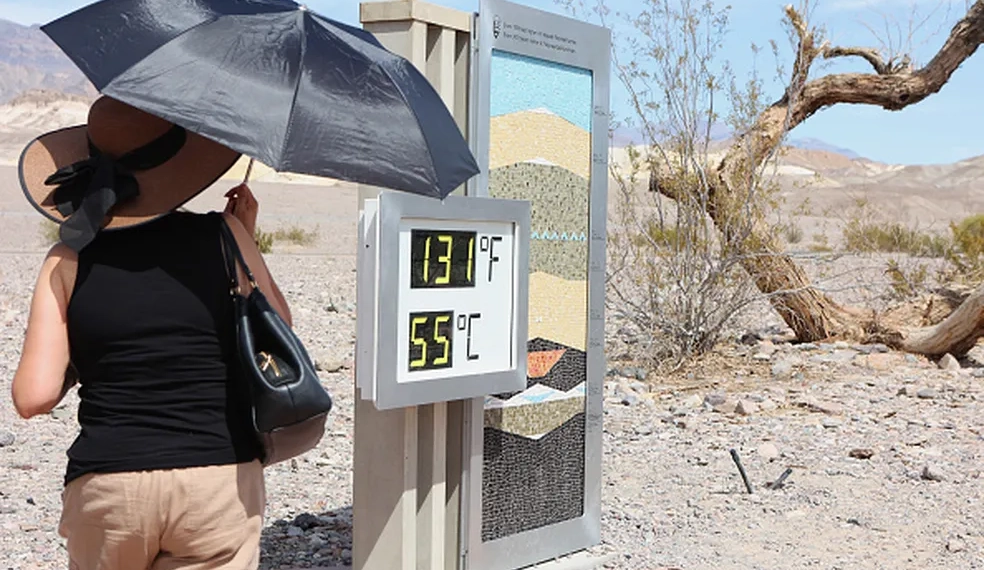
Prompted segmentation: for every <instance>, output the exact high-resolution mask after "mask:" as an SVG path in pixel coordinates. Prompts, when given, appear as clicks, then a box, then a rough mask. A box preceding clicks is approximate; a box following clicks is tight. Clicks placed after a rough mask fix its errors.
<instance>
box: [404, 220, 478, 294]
mask: <svg viewBox="0 0 984 570" xmlns="http://www.w3.org/2000/svg"><path fill="white" fill-rule="evenodd" d="M476 236H477V233H476V232H462V231H442V230H411V232H410V287H411V288H413V289H427V288H438V289H444V288H455V287H474V286H475V241H476V240H475V238H476ZM432 246H433V247H432ZM442 246H443V247H442Z"/></svg>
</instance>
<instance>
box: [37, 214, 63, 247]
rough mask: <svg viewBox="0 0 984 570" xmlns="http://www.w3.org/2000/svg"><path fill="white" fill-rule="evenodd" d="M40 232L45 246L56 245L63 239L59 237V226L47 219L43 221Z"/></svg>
mask: <svg viewBox="0 0 984 570" xmlns="http://www.w3.org/2000/svg"><path fill="white" fill-rule="evenodd" d="M38 232H39V233H40V234H41V240H42V241H43V242H44V244H45V245H48V246H50V245H54V244H56V243H58V241H59V240H61V237H60V236H59V235H58V224H56V223H55V222H52V221H51V220H49V219H47V218H45V219H43V220H41V225H40V227H39V228H38Z"/></svg>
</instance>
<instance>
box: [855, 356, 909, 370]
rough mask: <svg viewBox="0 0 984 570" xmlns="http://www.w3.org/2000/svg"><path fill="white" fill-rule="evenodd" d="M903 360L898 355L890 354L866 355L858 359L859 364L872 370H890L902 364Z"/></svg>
mask: <svg viewBox="0 0 984 570" xmlns="http://www.w3.org/2000/svg"><path fill="white" fill-rule="evenodd" d="M903 362H904V359H903V358H902V356H901V355H899V354H894V353H890V352H885V353H881V352H879V353H874V354H868V355H866V356H864V357H862V358H860V359H859V364H861V365H862V366H865V367H867V368H870V369H872V370H882V371H885V370H892V369H894V368H896V367H898V366H899V365H901V364H903Z"/></svg>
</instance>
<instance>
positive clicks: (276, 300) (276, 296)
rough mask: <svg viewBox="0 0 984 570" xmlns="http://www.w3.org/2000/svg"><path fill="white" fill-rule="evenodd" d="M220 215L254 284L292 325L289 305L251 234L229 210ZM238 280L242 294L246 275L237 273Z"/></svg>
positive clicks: (247, 290) (244, 292) (245, 289)
mask: <svg viewBox="0 0 984 570" xmlns="http://www.w3.org/2000/svg"><path fill="white" fill-rule="evenodd" d="M222 216H223V217H224V218H225V220H226V222H227V223H228V224H229V229H231V230H232V234H233V236H235V238H236V243H237V244H238V245H239V250H240V251H241V252H242V253H243V258H244V259H245V260H246V264H247V265H249V269H250V271H252V272H253V277H255V278H256V284H257V285H259V286H260V291H262V292H263V294H264V295H266V296H267V300H269V301H270V305H272V306H273V308H274V310H276V311H277V313H279V314H280V318H282V319H283V320H284V321H285V322H286V323H287V324H288V325H290V326H291V327H293V326H294V321H293V318H292V316H291V314H290V307H288V305H287V300H286V299H285V298H284V296H283V294H282V293H281V292H280V288H279V287H277V283H276V281H274V279H273V276H272V275H270V270H269V268H268V267H267V265H266V262H265V261H264V260H263V254H261V253H260V249H259V248H258V247H257V246H256V242H255V241H254V240H253V236H252V234H250V233H249V232H248V231H246V228H245V227H243V224H242V222H240V221H239V219H238V218H237V217H236V216H235V215H233V214H231V213H229V212H223V214H222ZM239 282H240V283H243V284H244V285H245V287H244V289H243V294H246V293H248V292H249V284H248V283H246V276H245V275H244V274H243V273H240V275H239Z"/></svg>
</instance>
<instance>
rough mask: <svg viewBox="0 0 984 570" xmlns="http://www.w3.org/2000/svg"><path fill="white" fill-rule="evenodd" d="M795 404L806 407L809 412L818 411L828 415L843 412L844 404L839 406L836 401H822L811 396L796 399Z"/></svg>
mask: <svg viewBox="0 0 984 570" xmlns="http://www.w3.org/2000/svg"><path fill="white" fill-rule="evenodd" d="M796 405H797V406H800V407H802V408H806V409H808V410H810V411H811V412H819V413H821V414H827V415H830V416H836V415H839V414H842V413H844V406H841V405H840V404H838V403H836V402H823V401H820V400H815V399H812V398H806V399H802V400H799V401H797V402H796Z"/></svg>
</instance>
